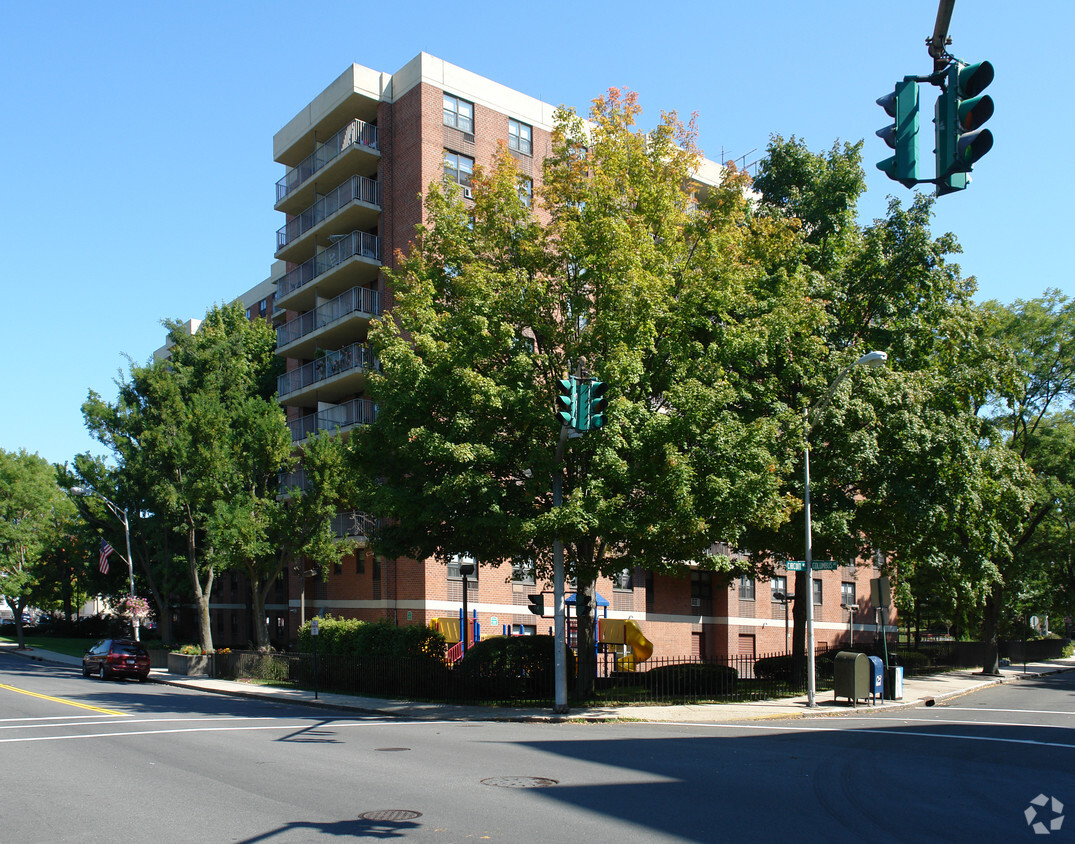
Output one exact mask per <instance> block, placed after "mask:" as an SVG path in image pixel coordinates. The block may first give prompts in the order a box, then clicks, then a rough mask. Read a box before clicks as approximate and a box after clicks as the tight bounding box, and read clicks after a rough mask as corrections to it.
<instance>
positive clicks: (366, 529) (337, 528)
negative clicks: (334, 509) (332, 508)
mask: <svg viewBox="0 0 1075 844" xmlns="http://www.w3.org/2000/svg"><path fill="white" fill-rule="evenodd" d="M377 526H378V520H377V519H375V518H373V516H371V515H369V514H368V513H361V512H359V511H358V510H344V511H342V512H340V513H337V514H336V515H335V516H333V518H332V530H333V531H334V532H335V534H336V536H337V538H339V539H357V540H358V545H359V547H360V548H364V547H366V545H367V544H368V543H369V538H370V537H371V536H374V535H375V534H376V532H377Z"/></svg>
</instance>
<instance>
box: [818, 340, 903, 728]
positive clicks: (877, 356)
mask: <svg viewBox="0 0 1075 844" xmlns="http://www.w3.org/2000/svg"><path fill="white" fill-rule="evenodd" d="M887 360H888V354H887V353H886V352H868V353H866V354H864V355H863V356H862V357H860V358H859V359H858V360H857V361H855V362H854V363H851V364H848V365H847V366H845V367H844V368H843V369H841V370H840V372H839V373H838V374H837V376H836V378H835V380H834V381H833V382H832V384H831V385H829V389H828V392H827V393H825V396H824V398H823V399H822V400H821V401H820V402H819V403H818V405H817V406H816V407H814V408H809V407H808V408H806V409H805V410H804V411H803V475H804V480H805V483H804V490H803V506H804V509H805V511H806V598H805V600H806V705H807V706H809V707H815V706H817V691H816V685H815V682H814V565H813V563H814V560H813V554H814V550H813V536H812V530H811V525H810V431H812V430H813V428H814V424H815V422H816V420H817V417H819V416H820V415H821V412H822V411H823V410H825V408H826V407H828V406H829V402H831V401H832V397H833V396H834V395H835V394H836V388H837V387H839V386H840V384H841V383H842V382H843V380H844V378H846V377H847V374H848V373H849V372H850V371H851V370H852V369H854V368H855V367H856V366H869V367H876V366H884V365H885V362H886V361H887Z"/></svg>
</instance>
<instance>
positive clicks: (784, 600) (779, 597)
mask: <svg viewBox="0 0 1075 844" xmlns="http://www.w3.org/2000/svg"><path fill="white" fill-rule="evenodd" d="M773 600H774V601H777V602H779V603H781V604H783V605H784V655H785V656H786V655H787V653H788V638H789V637H790V635H791V630H790V628H789V627H788V604H790V603H791V602H792V601H794V600H795V596H794V595H787V594H785V593H783V592H774V593H773Z"/></svg>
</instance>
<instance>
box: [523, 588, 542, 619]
mask: <svg viewBox="0 0 1075 844" xmlns="http://www.w3.org/2000/svg"><path fill="white" fill-rule="evenodd" d="M526 600H527V601H529V603H530V606H529V608H528V609H529V610H530V612H532V613H533V614H534V615H541V616H543V615H545V594H544V593H543V592H538V593H537V594H536V595H529V596H527V599H526Z"/></svg>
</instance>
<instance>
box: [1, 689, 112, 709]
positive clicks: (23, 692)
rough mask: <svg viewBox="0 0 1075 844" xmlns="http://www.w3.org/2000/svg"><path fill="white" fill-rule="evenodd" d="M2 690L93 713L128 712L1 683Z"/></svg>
mask: <svg viewBox="0 0 1075 844" xmlns="http://www.w3.org/2000/svg"><path fill="white" fill-rule="evenodd" d="M0 689H7V690H8V691H9V692H18V693H19V694H20V695H30V697H39V698H41V699H42V700H51V701H55V702H56V703H66V704H67V705H68V706H77V707H78V708H79V709H89V710H90V711H91V712H103V713H104V714H105V715H126V714H127V713H126V712H117V711H116V710H114V709H102V708H101V707H99V706H90V705H89V704H88V703H76V702H75V701H73V700H64V699H63V698H62V697H50V696H49V695H39V694H38V693H37V692H28V691H27V690H26V689H17V688H15V687H14V686H5V685H4V684H3V683H0Z"/></svg>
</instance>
